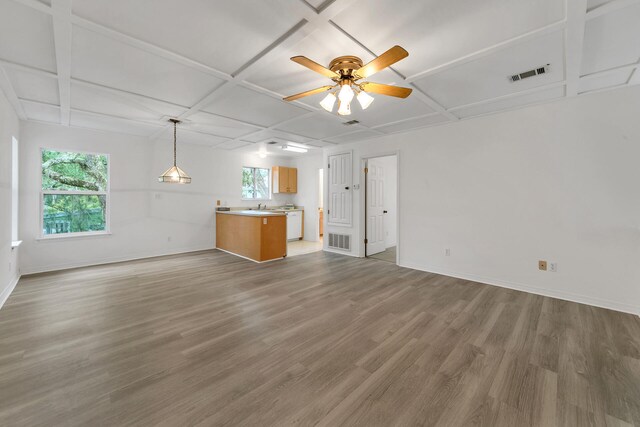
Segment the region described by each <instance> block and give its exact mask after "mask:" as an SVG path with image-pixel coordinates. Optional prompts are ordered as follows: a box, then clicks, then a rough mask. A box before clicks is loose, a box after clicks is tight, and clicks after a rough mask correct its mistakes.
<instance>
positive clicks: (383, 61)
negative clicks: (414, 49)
mask: <svg viewBox="0 0 640 427" xmlns="http://www.w3.org/2000/svg"><path fill="white" fill-rule="evenodd" d="M407 56H409V52H407V51H406V50H404V49H403V48H401V47H400V46H394V47H392V48H391V49H389V50H388V51H386V52H385V53H383V54H382V55H380V56H378V57H377V58H376V59H374V60H373V61H371V62H369V63H368V64H366V65H363V66H362V67H360V68H359V69H358V70H356V71H354V74H355V76H356V80H358V79H366V78H367V77H369V76H371V75H373V74H375V73H377V72H378V71H382V70H384V69H385V68H387V67H388V66H390V65H393V64H395V63H396V62H398V61H400V60H401V59H404V58H406V57H407Z"/></svg>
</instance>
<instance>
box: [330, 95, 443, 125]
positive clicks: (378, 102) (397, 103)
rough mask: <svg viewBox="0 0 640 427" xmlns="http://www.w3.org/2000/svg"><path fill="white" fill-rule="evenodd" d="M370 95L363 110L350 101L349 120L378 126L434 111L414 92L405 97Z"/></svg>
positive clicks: (356, 103)
mask: <svg viewBox="0 0 640 427" xmlns="http://www.w3.org/2000/svg"><path fill="white" fill-rule="evenodd" d="M371 96H373V97H374V98H375V100H374V101H373V103H372V104H371V105H370V106H369V108H367V109H366V110H363V109H362V107H360V104H359V103H358V101H357V100H355V99H354V102H352V103H351V112H352V113H351V116H349V117H348V119H349V120H351V119H356V120H358V121H359V122H360V123H362V124H363V125H365V126H379V125H382V124H385V123H391V122H395V121H398V120H403V119H408V118H411V117H416V116H424V115H425V114H429V113H433V112H434V111H433V109H432V108H430V107H428V106H427V105H426V104H425V103H424V102H422V101H420V100H419V99H418V97H417V96H416V95H415V94H412V95H409V97H408V98H405V99H400V98H394V97H392V96H384V95H376V94H371ZM336 108H337V107H336Z"/></svg>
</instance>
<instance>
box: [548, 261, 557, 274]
mask: <svg viewBox="0 0 640 427" xmlns="http://www.w3.org/2000/svg"><path fill="white" fill-rule="evenodd" d="M549 271H551V272H553V273H555V272H556V271H558V263H556V262H550V263H549Z"/></svg>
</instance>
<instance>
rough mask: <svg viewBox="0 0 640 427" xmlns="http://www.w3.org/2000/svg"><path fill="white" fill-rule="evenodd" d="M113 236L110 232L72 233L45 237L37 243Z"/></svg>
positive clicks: (40, 238) (37, 239)
mask: <svg viewBox="0 0 640 427" xmlns="http://www.w3.org/2000/svg"><path fill="white" fill-rule="evenodd" d="M106 236H111V232H109V231H101V232H96V233H72V234H51V235H49V236H43V237H38V238H36V241H37V242H46V241H55V240H67V239H86V238H89V237H106Z"/></svg>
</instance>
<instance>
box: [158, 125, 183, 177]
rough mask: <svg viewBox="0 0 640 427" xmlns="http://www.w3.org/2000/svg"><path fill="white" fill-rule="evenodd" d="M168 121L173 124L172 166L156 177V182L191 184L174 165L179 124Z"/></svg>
mask: <svg viewBox="0 0 640 427" xmlns="http://www.w3.org/2000/svg"><path fill="white" fill-rule="evenodd" d="M169 121H170V122H171V123H173V166H172V167H170V168H169V169H167V170H166V171H165V172H164V173H163V174H162V175H160V176H159V177H158V182H166V183H169V184H191V177H190V176H189V175H187V174H186V172H185V171H183V170H182V169H180V168H179V167H178V166H177V165H176V133H177V130H176V128H177V125H178V123H180V120H178V119H169Z"/></svg>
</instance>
